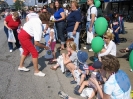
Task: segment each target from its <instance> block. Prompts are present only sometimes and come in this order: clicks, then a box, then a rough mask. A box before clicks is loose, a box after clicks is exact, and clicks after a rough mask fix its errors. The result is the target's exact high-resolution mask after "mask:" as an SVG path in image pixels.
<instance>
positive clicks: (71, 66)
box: [65, 63, 76, 73]
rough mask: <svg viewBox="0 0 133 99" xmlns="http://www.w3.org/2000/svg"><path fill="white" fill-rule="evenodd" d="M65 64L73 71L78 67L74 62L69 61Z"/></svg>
mask: <svg viewBox="0 0 133 99" xmlns="http://www.w3.org/2000/svg"><path fill="white" fill-rule="evenodd" d="M65 66H66V68H67V69H68V70H69V71H70V72H71V73H72V72H73V71H74V70H75V69H76V68H75V65H74V64H73V63H68V64H66V65H65Z"/></svg>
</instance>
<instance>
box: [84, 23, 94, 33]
mask: <svg viewBox="0 0 133 99" xmlns="http://www.w3.org/2000/svg"><path fill="white" fill-rule="evenodd" d="M90 24H91V22H87V23H86V32H88V30H89V28H90ZM92 32H93V34H95V29H94V25H93V28H92Z"/></svg>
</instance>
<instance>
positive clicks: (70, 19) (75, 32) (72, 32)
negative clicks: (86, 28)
mask: <svg viewBox="0 0 133 99" xmlns="http://www.w3.org/2000/svg"><path fill="white" fill-rule="evenodd" d="M71 10H72V11H71V13H70V14H69V15H68V16H67V32H68V38H73V39H74V42H75V43H76V44H77V50H79V35H80V29H81V26H80V22H81V18H82V16H81V13H80V11H79V10H78V3H77V2H76V1H72V3H71Z"/></svg>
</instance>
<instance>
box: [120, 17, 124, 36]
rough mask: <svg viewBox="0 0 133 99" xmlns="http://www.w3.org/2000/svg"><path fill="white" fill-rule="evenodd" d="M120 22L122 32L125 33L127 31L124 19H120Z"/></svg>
mask: <svg viewBox="0 0 133 99" xmlns="http://www.w3.org/2000/svg"><path fill="white" fill-rule="evenodd" d="M119 23H120V33H122V34H124V33H125V28H124V21H123V19H122V20H121V21H119Z"/></svg>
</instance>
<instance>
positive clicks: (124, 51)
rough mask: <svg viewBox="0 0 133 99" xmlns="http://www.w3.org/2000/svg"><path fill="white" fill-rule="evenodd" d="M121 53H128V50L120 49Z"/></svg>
mask: <svg viewBox="0 0 133 99" xmlns="http://www.w3.org/2000/svg"><path fill="white" fill-rule="evenodd" d="M119 51H120V52H121V53H126V52H127V51H126V49H120V50H119Z"/></svg>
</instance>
